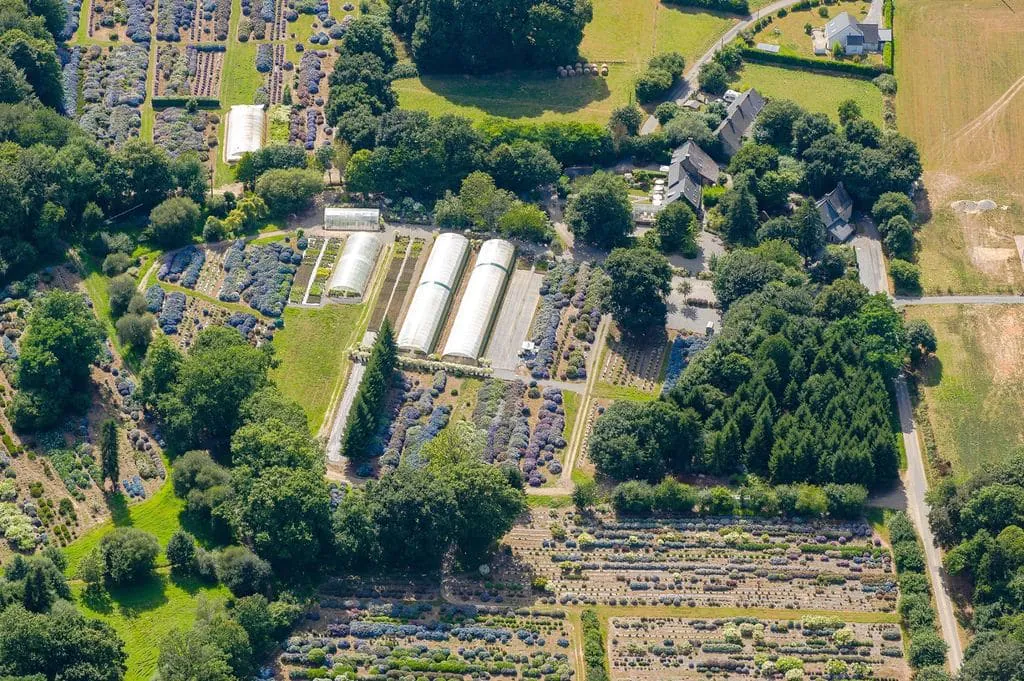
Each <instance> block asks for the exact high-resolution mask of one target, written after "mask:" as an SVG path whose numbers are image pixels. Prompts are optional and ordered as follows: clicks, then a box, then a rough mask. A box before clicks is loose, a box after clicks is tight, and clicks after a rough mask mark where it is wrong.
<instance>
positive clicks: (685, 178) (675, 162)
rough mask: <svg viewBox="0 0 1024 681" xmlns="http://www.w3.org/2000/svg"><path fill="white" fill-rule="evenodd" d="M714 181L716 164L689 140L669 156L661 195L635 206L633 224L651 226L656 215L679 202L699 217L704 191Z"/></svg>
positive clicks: (715, 178)
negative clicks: (684, 202) (683, 201)
mask: <svg viewBox="0 0 1024 681" xmlns="http://www.w3.org/2000/svg"><path fill="white" fill-rule="evenodd" d="M717 181H718V164H717V163H715V161H714V159H712V158H711V157H710V156H708V155H707V153H706V152H705V151H704V150H703V149H701V148H700V146H698V145H697V143H696V142H694V141H693V140H688V141H687V142H686V144H684V145H682V146H681V147H679V148H678V149H676V150H675V151H673V152H672V161H671V162H670V163H669V166H668V183H667V184H666V185H665V187H664V195H662V194H661V192H660V191H659V192H656V194H655V199H654V201H653V202H646V201H643V202H637V203H634V204H633V221H634V222H636V223H638V224H650V223H652V222H654V219H655V218H656V217H657V215H658V212H659V211H661V210H662V209H663V208H664V207H665V206H667V205H669V204H670V203H673V202H675V201H678V200H679V199H683V200H685V201H686V202H687V203H689V204H690V205H691V206H693V210H694V212H696V213H697V215H700V214H701V201H702V198H701V197H702V196H703V193H704V187H705V186H707V185H711V184H714V183H715V182H717Z"/></svg>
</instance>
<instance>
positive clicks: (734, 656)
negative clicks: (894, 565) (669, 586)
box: [608, 616, 909, 681]
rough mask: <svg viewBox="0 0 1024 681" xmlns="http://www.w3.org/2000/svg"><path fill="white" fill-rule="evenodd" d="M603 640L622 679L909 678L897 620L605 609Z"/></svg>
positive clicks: (615, 672)
mask: <svg viewBox="0 0 1024 681" xmlns="http://www.w3.org/2000/svg"><path fill="white" fill-rule="evenodd" d="M608 640H609V642H610V655H609V658H610V663H611V677H612V678H613V679H621V680H622V681H627V680H628V681H660V680H661V679H669V678H671V679H680V680H683V679H705V678H707V677H708V676H710V675H712V674H714V675H716V678H721V679H725V680H731V679H747V678H749V677H750V676H752V675H755V676H756V675H759V674H760V675H763V676H765V677H770V676H771V675H772V674H776V673H782V674H785V673H786V672H788V671H789V670H791V669H802V670H803V671H804V672H805V673H806V674H807V675H809V676H825V675H826V674H829V673H831V678H848V679H868V678H871V679H907V678H909V669H908V668H907V664H906V662H905V660H904V659H903V645H902V636H901V635H900V630H899V627H898V626H896V625H893V624H850V623H847V622H844V621H843V620H842V619H841V618H838V617H820V616H807V617H803V618H801V619H797V620H785V621H783V620H760V619H757V618H755V617H736V618H729V619H713V620H703V619H679V618H674V617H611V618H610V619H609V622H608ZM718 675H720V676H718Z"/></svg>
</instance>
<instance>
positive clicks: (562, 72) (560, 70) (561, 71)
mask: <svg viewBox="0 0 1024 681" xmlns="http://www.w3.org/2000/svg"><path fill="white" fill-rule="evenodd" d="M566 75H567V73H566V70H565V67H564V66H559V67H558V77H559V78H565V76H566Z"/></svg>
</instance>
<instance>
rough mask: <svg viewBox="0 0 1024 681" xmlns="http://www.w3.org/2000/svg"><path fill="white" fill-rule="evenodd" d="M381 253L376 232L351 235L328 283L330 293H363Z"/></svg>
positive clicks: (355, 294)
mask: <svg viewBox="0 0 1024 681" xmlns="http://www.w3.org/2000/svg"><path fill="white" fill-rule="evenodd" d="M379 253H380V239H378V238H377V236H376V235H375V234H370V233H368V232H360V233H358V234H353V235H352V236H350V237H349V238H348V239H347V240H346V241H345V248H343V249H342V251H341V257H340V258H338V264H337V265H335V266H334V274H332V275H331V280H330V283H329V284H328V285H327V290H328V292H329V293H330V295H332V296H333V295H340V296H343V297H347V296H352V297H355V296H361V295H363V292H364V291H365V290H366V283H367V282H368V281H369V280H370V275H371V274H373V267H374V265H376V264H377V255H378V254H379Z"/></svg>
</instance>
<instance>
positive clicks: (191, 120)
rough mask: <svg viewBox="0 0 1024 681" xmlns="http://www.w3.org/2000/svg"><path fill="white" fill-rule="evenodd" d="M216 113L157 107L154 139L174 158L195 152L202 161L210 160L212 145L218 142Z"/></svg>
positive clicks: (217, 118) (154, 121)
mask: <svg viewBox="0 0 1024 681" xmlns="http://www.w3.org/2000/svg"><path fill="white" fill-rule="evenodd" d="M218 121H219V117H218V116H217V114H211V113H207V112H206V111H202V110H197V111H196V112H195V113H189V112H188V111H186V110H185V109H179V108H174V107H172V108H170V109H164V110H162V111H158V112H157V113H156V116H155V117H154V120H153V142H154V143H155V144H157V145H158V146H160V147H163V148H164V149H165V150H166V151H167V153H168V154H170V155H171V156H174V157H175V158H176V157H178V156H181V155H182V154H185V153H188V152H195V153H196V154H197V155H198V156H199V160H200V161H202V162H203V163H208V162H209V161H210V148H211V145H215V144H216V143H217V122H218Z"/></svg>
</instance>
